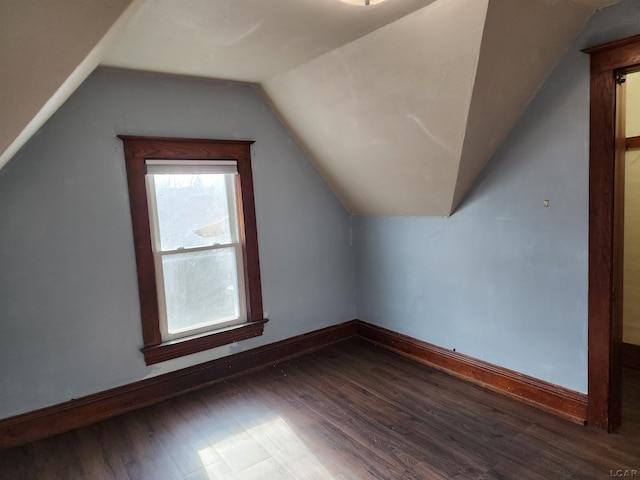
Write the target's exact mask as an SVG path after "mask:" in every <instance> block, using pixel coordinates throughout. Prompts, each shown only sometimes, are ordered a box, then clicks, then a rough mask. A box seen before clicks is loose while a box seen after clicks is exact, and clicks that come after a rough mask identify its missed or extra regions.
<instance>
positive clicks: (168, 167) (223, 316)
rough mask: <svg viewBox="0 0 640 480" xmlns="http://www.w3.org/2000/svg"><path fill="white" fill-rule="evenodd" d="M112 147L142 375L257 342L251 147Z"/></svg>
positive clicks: (185, 142) (178, 142) (214, 143)
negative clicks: (132, 261)
mask: <svg viewBox="0 0 640 480" xmlns="http://www.w3.org/2000/svg"><path fill="white" fill-rule="evenodd" d="M119 138H120V139H122V141H123V142H124V150H125V161H126V166H127V180H128V184H129V197H130V204H131V218H132V222H133V234H134V242H135V251H136V262H137V268H138V289H139V295H140V305H141V315H142V333H143V340H144V347H143V348H142V352H143V353H144V357H145V361H146V363H147V365H151V364H154V363H158V362H162V361H165V360H169V359H172V358H176V357H180V356H183V355H188V354H190V353H195V352H199V351H202V350H206V349H209V348H214V347H218V346H221V345H225V344H228V343H232V342H235V341H238V340H244V339H247V338H251V337H255V336H258V335H261V334H262V331H263V327H264V323H265V322H266V321H267V320H265V319H263V318H262V315H263V314H262V293H261V288H260V266H259V260H258V244H257V232H256V226H255V209H254V203H253V185H252V175H251V151H250V148H251V147H250V146H251V143H253V142H249V141H231V140H229V141H227V140H199V139H177V138H156V137H131V136H120V137H119Z"/></svg>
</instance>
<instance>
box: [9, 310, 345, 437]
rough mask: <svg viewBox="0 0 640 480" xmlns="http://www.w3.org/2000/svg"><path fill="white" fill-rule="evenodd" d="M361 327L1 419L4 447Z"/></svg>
mask: <svg viewBox="0 0 640 480" xmlns="http://www.w3.org/2000/svg"><path fill="white" fill-rule="evenodd" d="M356 323H357V322H356V321H355V320H352V321H350V322H346V323H342V324H340V325H334V326H330V327H327V328H323V329H321V330H317V331H315V332H310V333H306V334H303V335H298V336H296V337H292V338H289V339H286V340H282V341H280V342H276V343H272V344H270V345H265V346H263V347H258V348H255V349H252V350H248V351H246V352H240V353H236V354H233V355H230V356H228V357H223V358H220V359H217V360H212V361H210V362H206V363H203V364H199V365H194V366H192V367H188V368H184V369H182V370H177V371H175V372H170V373H166V374H164V375H160V376H157V377H152V378H148V379H145V380H141V381H139V382H135V383H131V384H129V385H124V386H122V387H117V388H112V389H110V390H106V391H104V392H100V393H96V394H93V395H88V396H86V397H82V398H78V399H73V400H70V401H68V402H64V403H61V404H58V405H53V406H51V407H45V408H41V409H39V410H34V411H32V412H28V413H24V414H21V415H17V416H14V417H9V418H6V419H3V420H0V448H9V447H13V446H18V445H23V444H25V443H29V442H32V441H35V440H40V439H42V438H47V437H50V436H53V435H57V434H59V433H64V432H68V431H70V430H73V429H76V428H80V427H84V426H86V425H90V424H92V423H96V422H99V421H101V420H105V419H107V418H110V417H114V416H116V415H120V414H123V413H126V412H130V411H133V410H136V409H139V408H142V407H146V406H149V405H153V404H155V403H159V402H161V401H163V400H167V399H169V398H172V397H176V396H178V395H182V394H184V393H187V392H191V391H194V390H198V389H200V388H204V387H206V386H210V385H212V384H214V383H216V382H220V381H222V380H226V379H229V378H232V377H234V376H237V375H241V374H244V373H247V372H250V371H253V370H257V369H260V368H264V367H267V366H269V365H273V364H275V363H279V362H283V361H286V360H289V359H291V358H294V357H298V356H300V355H304V354H305V353H309V352H311V351H314V350H318V349H321V348H324V347H327V346H329V345H331V344H334V343H337V342H340V341H342V340H346V339H349V338H352V337H354V336H355V335H356Z"/></svg>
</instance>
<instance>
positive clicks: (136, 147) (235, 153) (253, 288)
mask: <svg viewBox="0 0 640 480" xmlns="http://www.w3.org/2000/svg"><path fill="white" fill-rule="evenodd" d="M118 138H120V139H121V140H122V141H123V143H124V155H125V162H126V168H127V181H128V185H129V201H130V206H131V218H132V223H133V238H134V246H135V253H136V264H137V269H138V290H139V296H140V310H141V312H140V313H141V317H142V336H143V342H144V346H143V348H142V349H141V350H142V353H143V354H144V358H145V362H146V363H147V365H152V364H154V363H158V362H163V361H165V360H170V359H172V358H177V357H181V356H183V355H189V354H192V353H196V352H201V351H203V350H207V349H210V348H215V347H219V346H222V345H225V344H229V343H233V342H236V341H239V340H245V339H247V338H252V337H256V336H259V335H262V332H263V327H264V324H265V323H266V322H267V320H266V319H264V318H263V312H262V288H261V285H260V262H259V258H258V234H257V230H256V216H255V205H254V200H253V176H252V173H251V144H252V143H253V142H252V141H245V140H205V139H191V138H164V137H139V136H128V135H119V136H118ZM147 159H172V160H173V159H175V160H181V159H182V160H220V159H225V160H235V161H236V162H237V165H238V179H237V184H236V189H237V195H238V199H239V201H238V227H239V230H240V242H241V244H242V254H243V258H244V277H245V295H246V302H247V305H246V308H247V320H248V321H247V322H246V323H242V324H240V325H234V326H231V327H227V328H222V329H219V330H215V331H212V332H207V333H205V334H200V335H194V336H191V337H185V338H180V339H176V340H171V341H166V342H163V341H162V336H161V334H160V327H159V312H158V296H157V290H156V277H155V271H154V262H153V251H152V247H151V230H150V226H149V213H148V211H149V209H148V205H147V194H146V185H145V160H147Z"/></svg>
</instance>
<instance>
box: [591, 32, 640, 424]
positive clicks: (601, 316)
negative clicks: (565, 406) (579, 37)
mask: <svg viewBox="0 0 640 480" xmlns="http://www.w3.org/2000/svg"><path fill="white" fill-rule="evenodd" d="M584 51H585V52H586V53H588V54H589V55H591V106H590V140H589V144H590V146H589V341H588V348H589V354H588V357H589V360H588V363H589V366H588V368H589V377H588V379H589V380H588V381H589V387H588V388H589V390H588V405H587V423H588V424H589V425H591V426H595V427H598V428H602V429H606V430H608V431H611V430H612V429H613V428H614V427H615V426H616V425H618V424H619V423H620V420H621V418H620V415H621V391H622V367H621V363H620V358H621V352H620V348H621V344H622V319H621V318H620V316H618V315H614V309H615V308H616V307H615V301H614V299H615V295H616V293H615V288H616V283H617V282H616V277H615V274H616V269H615V262H614V258H615V249H614V242H615V240H616V238H617V237H616V231H615V228H614V227H615V225H616V217H615V214H616V211H615V209H614V203H615V198H616V196H615V193H616V190H615V183H616V182H615V178H616V176H615V175H616V160H615V159H616V132H615V120H616V76H617V75H618V74H620V73H626V72H628V71H633V70H637V69H638V67H639V66H640V35H636V36H633V37H629V38H625V39H623V40H618V41H615V42H610V43H606V44H604V45H600V46H597V47H592V48H588V49H586V50H584ZM618 213H620V212H618ZM620 287H621V286H618V287H617V288H620Z"/></svg>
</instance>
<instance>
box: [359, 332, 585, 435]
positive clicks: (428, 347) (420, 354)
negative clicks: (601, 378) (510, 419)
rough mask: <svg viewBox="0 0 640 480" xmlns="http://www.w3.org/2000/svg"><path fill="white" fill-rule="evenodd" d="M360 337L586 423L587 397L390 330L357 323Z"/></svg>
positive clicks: (549, 410) (543, 408)
mask: <svg viewBox="0 0 640 480" xmlns="http://www.w3.org/2000/svg"><path fill="white" fill-rule="evenodd" d="M357 333H358V336H359V337H361V338H363V339H365V340H367V341H369V342H372V343H374V344H377V345H380V346H381V347H383V348H386V349H388V350H391V351H393V352H396V353H398V354H400V355H403V356H405V357H408V358H411V359H413V360H416V361H418V362H421V363H424V364H427V365H430V366H432V367H434V368H437V369H438V370H442V371H444V372H446V373H449V374H451V375H454V376H456V377H459V378H461V379H464V380H466V381H469V382H472V383H475V384H477V385H480V386H482V387H485V388H488V389H490V390H493V391H495V392H498V393H501V394H504V395H508V396H510V397H512V398H515V399H517V400H520V401H522V402H525V403H528V404H530V405H533V406H535V407H537V408H539V409H541V410H544V411H547V412H550V413H554V414H556V415H559V416H562V417H565V418H567V419H569V420H571V421H574V422H578V423H582V424H584V423H585V419H586V418H587V396H586V395H585V394H583V393H579V392H575V391H573V390H569V389H567V388H564V387H560V386H558V385H554V384H552V383H548V382H545V381H543V380H539V379H537V378H533V377H529V376H527V375H524V374H522V373H518V372H515V371H513V370H508V369H506V368H502V367H499V366H497V365H493V364H491V363H488V362H484V361H482V360H478V359H476V358H473V357H469V356H467V355H463V354H461V353H458V352H454V351H451V350H447V349H444V348H442V347H438V346H436V345H432V344H430V343H427V342H423V341H421V340H417V339H415V338H411V337H408V336H406V335H402V334H399V333H396V332H393V331H391V330H387V329H384V328H381V327H377V326H374V325H370V324H367V323H364V322H358V323H357Z"/></svg>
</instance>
